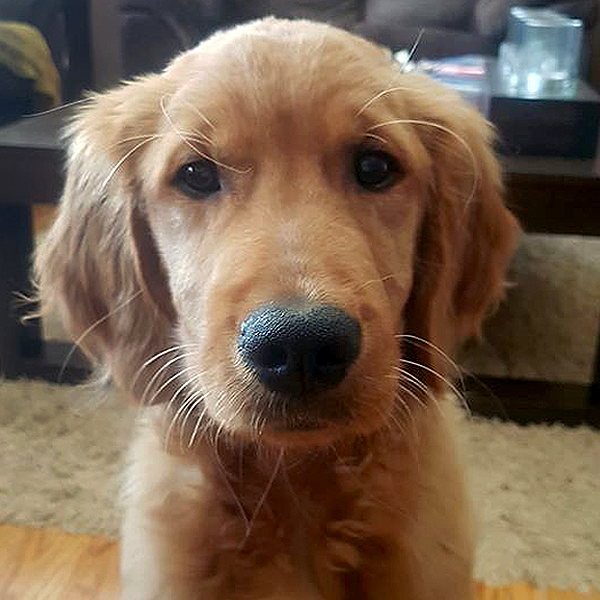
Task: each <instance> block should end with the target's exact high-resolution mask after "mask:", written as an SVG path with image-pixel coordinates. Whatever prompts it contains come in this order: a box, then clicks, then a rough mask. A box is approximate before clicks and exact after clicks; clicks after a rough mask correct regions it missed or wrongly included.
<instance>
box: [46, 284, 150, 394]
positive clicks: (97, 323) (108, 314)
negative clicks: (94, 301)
mask: <svg viewBox="0 0 600 600" xmlns="http://www.w3.org/2000/svg"><path fill="white" fill-rule="evenodd" d="M141 293H142V290H138V291H137V292H136V293H135V294H133V296H131V297H129V298H127V300H125V301H124V302H121V304H119V305H118V306H116V307H115V308H113V309H112V310H111V311H110V312H107V313H106V314H105V315H104V316H103V317H101V318H100V319H98V320H97V321H95V322H94V323H92V324H91V325H90V326H89V327H88V328H87V329H86V330H85V331H84V332H83V333H82V334H81V335H80V336H79V337H78V338H77V339H76V340H75V341H74V342H73V346H72V347H71V349H70V350H69V352H68V353H67V356H66V357H65V360H64V361H63V364H62V365H61V367H60V371H59V372H58V382H59V383H60V382H61V381H62V378H63V375H64V374H65V369H66V368H67V365H68V364H69V361H70V360H71V358H72V357H73V354H74V353H75V350H77V346H79V344H81V342H82V341H83V340H84V339H85V338H86V337H87V336H88V335H89V334H90V333H91V332H92V331H93V330H94V329H96V327H98V325H102V323H104V322H105V321H106V320H107V319H110V317H112V316H113V315H114V314H115V313H116V312H117V311H119V310H121V309H122V308H125V307H126V306H127V305H128V304H129V303H130V302H133V300H135V299H136V298H137V297H138V296H139V295H140V294H141Z"/></svg>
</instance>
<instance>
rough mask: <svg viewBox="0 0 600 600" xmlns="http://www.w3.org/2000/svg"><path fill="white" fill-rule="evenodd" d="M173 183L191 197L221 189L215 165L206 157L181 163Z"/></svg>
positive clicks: (207, 194)
mask: <svg viewBox="0 0 600 600" xmlns="http://www.w3.org/2000/svg"><path fill="white" fill-rule="evenodd" d="M174 183H175V185H176V186H177V187H178V188H179V189H180V190H181V191H182V192H183V193H184V194H185V195H186V196H191V197H192V198H204V197H206V196H210V195H211V194H214V193H216V192H218V191H219V190H220V189H221V181H220V180H219V171H218V170H217V165H215V163H214V162H212V161H210V160H207V159H201V160H196V161H194V162H190V163H186V164H185V165H183V166H182V167H181V168H180V169H179V171H177V174H176V175H175V182H174Z"/></svg>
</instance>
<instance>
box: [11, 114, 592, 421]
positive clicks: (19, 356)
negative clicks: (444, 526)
mask: <svg viewBox="0 0 600 600" xmlns="http://www.w3.org/2000/svg"><path fill="white" fill-rule="evenodd" d="M69 114H70V113H69V110H68V109H67V110H59V111H56V112H53V113H49V114H47V115H43V116H38V117H31V118H26V119H23V120H21V121H19V122H17V123H13V124H11V125H8V126H7V127H4V128H2V129H0V244H1V247H2V252H0V372H2V373H3V374H4V375H5V376H7V377H11V378H14V377H42V378H45V379H48V380H50V381H56V380H57V377H58V373H59V370H60V368H61V365H62V363H63V361H64V359H65V356H66V354H67V352H68V349H69V345H68V344H60V343H44V342H43V340H42V337H41V335H40V327H39V323H36V322H30V323H28V324H22V323H20V322H19V318H18V317H19V315H22V314H23V310H22V309H18V308H17V307H16V306H15V295H14V293H15V292H16V291H21V292H25V293H28V291H29V290H30V285H29V274H28V273H29V267H30V256H31V252H32V250H33V235H32V227H31V207H32V205H33V204H34V203H51V204H54V203H56V202H57V200H58V198H59V195H60V191H61V188H62V184H63V160H64V157H63V149H62V148H61V143H60V141H59V131H60V129H61V127H62V126H63V125H64V123H65V121H66V120H67V119H68V117H69ZM504 167H505V178H506V184H507V191H508V202H509V204H510V206H511V208H512V209H513V210H514V212H515V213H516V214H517V216H518V217H519V219H520V220H521V223H522V224H523V226H524V228H525V230H526V231H528V232H538V233H556V234H578V235H590V236H598V235H600V165H599V164H598V162H597V161H596V162H594V161H582V160H575V159H570V160H561V159H545V158H524V157H510V158H506V159H504ZM598 300H599V310H600V297H599V298H598ZM599 337H600V336H599ZM595 360H596V362H595V372H594V378H593V383H592V385H591V386H581V385H576V384H561V383H544V382H532V381H515V380H504V379H496V378H489V377H485V378H483V377H482V378H481V380H477V381H475V382H473V383H472V384H471V385H469V389H472V390H475V391H473V393H472V400H473V404H474V405H475V406H476V408H477V409H478V410H480V411H481V412H484V413H486V414H495V415H497V416H500V417H505V416H508V417H510V418H513V419H516V420H518V421H529V420H532V419H533V420H540V419H545V418H559V419H560V420H562V421H565V422H579V421H581V420H586V421H588V422H593V423H596V424H598V425H600V416H599V415H600V346H599V348H598V351H597V355H596V359H595ZM85 373H86V364H85V361H83V360H82V358H81V356H80V355H78V354H75V355H74V357H73V358H72V359H71V360H70V362H69V365H68V366H67V368H66V369H65V372H64V376H63V381H75V380H80V379H81V378H82V377H83V376H84V375H85ZM481 386H483V389H485V390H486V391H485V392H484V393H481V394H478V393H476V390H477V389H478V388H480V387H481ZM494 396H498V397H499V398H500V399H501V400H500V404H497V403H496V400H495V399H494Z"/></svg>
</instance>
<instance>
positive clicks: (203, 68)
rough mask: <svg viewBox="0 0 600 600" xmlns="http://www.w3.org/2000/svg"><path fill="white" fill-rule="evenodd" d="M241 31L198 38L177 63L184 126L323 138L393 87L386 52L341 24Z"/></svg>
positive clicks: (176, 107)
mask: <svg viewBox="0 0 600 600" xmlns="http://www.w3.org/2000/svg"><path fill="white" fill-rule="evenodd" d="M271 23H272V24H273V23H275V24H277V25H279V24H280V23H281V22H279V21H272V22H271ZM262 24H263V22H259V23H258V25H259V26H260V25H262ZM254 27H256V25H255V26H254ZM239 29H240V31H237V30H233V31H230V32H226V33H223V34H219V35H218V36H216V37H215V39H211V40H208V41H207V42H204V43H202V44H200V45H199V46H198V47H197V48H196V49H195V50H193V51H192V52H190V53H189V54H188V55H187V56H185V57H184V59H185V64H184V63H183V61H182V64H180V65H175V67H176V68H175V69H174V71H175V76H176V78H177V79H178V81H177V91H176V92H175V94H174V96H173V98H172V107H173V111H174V112H175V113H176V114H177V115H178V117H179V118H180V119H183V121H185V124H186V126H193V127H195V128H204V126H205V125H207V123H210V124H211V125H212V126H214V128H215V129H219V130H225V129H227V130H228V131H229V133H230V135H231V134H233V133H235V134H236V135H237V136H238V137H242V136H250V137H252V138H255V137H256V136H257V135H258V134H260V136H261V137H265V136H268V135H269V134H273V135H277V134H278V130H281V131H279V133H281V134H282V135H283V136H284V137H285V136H286V135H287V136H292V135H296V136H297V135H299V133H300V132H302V133H303V134H304V135H306V136H313V137H314V136H315V135H318V136H319V138H321V141H323V139H322V138H323V136H326V135H327V134H330V135H331V136H333V137H336V136H338V135H339V134H340V131H338V130H344V131H345V132H347V131H348V123H349V122H351V121H352V120H353V118H354V117H355V115H356V114H357V112H358V111H359V110H360V107H361V106H363V105H364V104H365V103H366V102H367V101H368V100H369V99H370V98H371V97H373V95H374V94H376V93H378V92H380V91H381V90H382V89H384V88H385V87H386V86H387V85H389V81H390V79H391V75H392V65H391V62H390V60H389V57H387V56H386V54H385V52H384V51H383V50H382V49H380V48H378V47H376V46H374V45H372V44H370V43H368V42H366V41H364V40H361V39H359V38H356V37H355V36H352V35H350V34H347V33H345V32H342V31H339V30H337V29H334V28H331V27H327V26H320V25H315V24H302V23H299V24H298V23H290V22H284V24H283V25H282V27H281V28H280V27H275V30H274V31H272V30H271V29H268V28H267V30H266V31H263V29H260V28H259V29H258V31H257V30H256V29H255V28H253V27H252V26H250V28H249V30H248V31H246V29H245V27H241V28H239ZM232 123H233V124H235V132H233V131H232V128H231V127H230V126H231V124H232ZM356 125H357V126H358V123H357V124H356Z"/></svg>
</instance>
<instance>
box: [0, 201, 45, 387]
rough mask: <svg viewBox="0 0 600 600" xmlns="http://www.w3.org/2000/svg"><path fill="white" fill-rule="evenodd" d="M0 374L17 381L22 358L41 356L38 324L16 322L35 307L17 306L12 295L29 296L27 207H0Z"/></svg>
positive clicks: (29, 225) (29, 226)
mask: <svg viewBox="0 0 600 600" xmlns="http://www.w3.org/2000/svg"><path fill="white" fill-rule="evenodd" d="M0 240H1V244H2V246H1V250H0V374H2V375H4V376H5V377H17V376H18V375H19V374H20V372H21V363H22V361H23V359H25V358H31V357H36V356H39V355H40V354H41V352H42V341H41V333H40V324H39V321H38V320H33V321H28V322H27V323H26V324H24V323H22V322H21V321H20V319H21V317H22V316H23V315H24V314H27V312H28V311H30V310H32V309H33V310H34V309H35V306H30V307H25V306H20V303H19V300H18V299H17V296H16V294H17V293H18V292H21V293H24V294H30V292H31V285H30V282H29V267H30V264H31V253H32V251H33V233H32V223H31V207H30V206H29V205H27V204H22V205H11V204H0Z"/></svg>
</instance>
